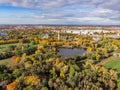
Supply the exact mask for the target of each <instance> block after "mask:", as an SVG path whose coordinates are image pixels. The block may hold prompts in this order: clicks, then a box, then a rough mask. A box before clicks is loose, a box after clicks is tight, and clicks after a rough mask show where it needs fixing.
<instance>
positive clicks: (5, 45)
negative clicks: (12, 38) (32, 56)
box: [0, 43, 18, 52]
mask: <svg viewBox="0 0 120 90" xmlns="http://www.w3.org/2000/svg"><path fill="white" fill-rule="evenodd" d="M11 45H16V46H17V45H18V43H13V44H3V45H0V52H3V51H5V50H6V49H7V47H9V46H11Z"/></svg>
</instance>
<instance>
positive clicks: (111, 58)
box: [97, 56, 114, 66]
mask: <svg viewBox="0 0 120 90" xmlns="http://www.w3.org/2000/svg"><path fill="white" fill-rule="evenodd" d="M113 58H114V57H113V56H111V57H109V58H107V59H104V60H102V61H101V62H99V63H98V64H97V65H100V66H103V65H104V64H106V63H107V62H110V61H111V60H113Z"/></svg>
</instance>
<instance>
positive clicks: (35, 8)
mask: <svg viewBox="0 0 120 90" xmlns="http://www.w3.org/2000/svg"><path fill="white" fill-rule="evenodd" d="M119 3H120V1H119V0H109V1H107V0H100V1H99V0H74V1H71V0H34V1H33V0H4V1H3V0H0V12H1V14H0V24H66V25H69V24H73V25H74V24H77V25H87V24H90V25H120V21H119V20H120V11H119V10H120V6H119Z"/></svg>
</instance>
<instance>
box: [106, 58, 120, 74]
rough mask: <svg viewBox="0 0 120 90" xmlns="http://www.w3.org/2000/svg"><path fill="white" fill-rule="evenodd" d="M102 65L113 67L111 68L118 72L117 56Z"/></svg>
mask: <svg viewBox="0 0 120 90" xmlns="http://www.w3.org/2000/svg"><path fill="white" fill-rule="evenodd" d="M104 66H105V67H106V68H107V69H113V70H115V71H117V72H118V73H119V74H120V58H119V57H117V58H114V59H113V60H111V61H110V62H108V63H106V64H105V65H104Z"/></svg>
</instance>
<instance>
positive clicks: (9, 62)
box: [0, 58, 12, 65]
mask: <svg viewBox="0 0 120 90" xmlns="http://www.w3.org/2000/svg"><path fill="white" fill-rule="evenodd" d="M11 60H12V58H8V59H3V60H0V65H1V64H11Z"/></svg>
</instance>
